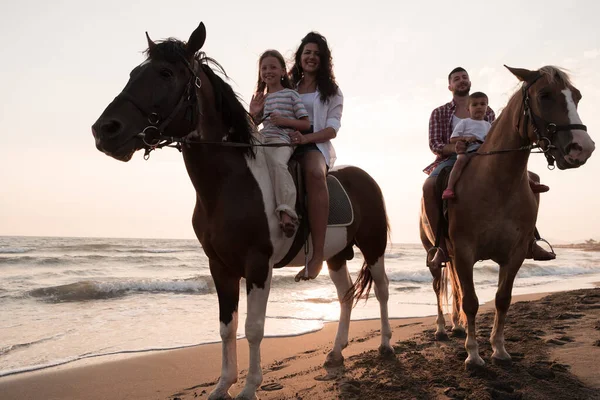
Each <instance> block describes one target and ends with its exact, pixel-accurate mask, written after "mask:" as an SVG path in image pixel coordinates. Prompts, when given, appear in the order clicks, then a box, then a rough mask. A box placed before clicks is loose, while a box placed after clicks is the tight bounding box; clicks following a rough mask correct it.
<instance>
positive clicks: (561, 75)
mask: <svg viewBox="0 0 600 400" xmlns="http://www.w3.org/2000/svg"><path fill="white" fill-rule="evenodd" d="M538 72H539V73H540V75H542V76H545V77H546V79H548V82H549V83H551V84H552V83H555V82H556V83H564V84H565V85H566V86H567V87H569V88H571V87H573V84H572V83H571V78H570V77H569V75H568V74H567V72H566V71H565V70H564V69H562V68H559V67H555V66H554V65H546V66H545V67H542V68H540V69H539V70H538Z"/></svg>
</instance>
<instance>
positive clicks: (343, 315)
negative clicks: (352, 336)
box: [324, 256, 352, 368]
mask: <svg viewBox="0 0 600 400" xmlns="http://www.w3.org/2000/svg"><path fill="white" fill-rule="evenodd" d="M327 266H328V267H329V277H330V278H331V280H332V281H333V283H334V284H335V288H336V290H337V295H338V300H339V301H340V322H339V324H338V329H337V334H336V335H335V342H334V344H333V349H332V350H331V351H330V352H329V354H327V358H326V359H325V364H324V366H325V367H326V368H330V367H340V366H342V365H343V364H344V356H343V355H342V350H344V349H345V348H346V346H348V331H349V330H350V315H351V313H352V299H349V298H346V294H347V293H348V290H350V288H351V287H352V278H351V277H350V273H349V272H348V266H347V265H346V260H345V259H344V258H343V257H337V256H334V257H332V258H331V259H329V260H327Z"/></svg>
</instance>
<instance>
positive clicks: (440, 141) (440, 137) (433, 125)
mask: <svg viewBox="0 0 600 400" xmlns="http://www.w3.org/2000/svg"><path fill="white" fill-rule="evenodd" d="M455 112H456V103H455V102H454V100H452V101H451V102H450V103H446V104H444V105H443V106H440V107H438V108H436V109H435V110H433V112H432V113H431V117H430V118H429V148H430V149H431V151H432V152H433V154H435V155H436V158H435V161H434V162H433V163H431V164H429V165H428V166H427V167H426V168H425V169H424V170H423V172H425V173H426V174H427V175H429V174H430V173H431V171H433V170H434V169H435V167H437V166H438V165H439V164H440V163H441V162H442V161H444V160H445V159H447V158H448V157H449V156H442V150H443V149H444V146H445V145H447V144H448V143H450V136H452V117H453V116H454V113H455ZM483 119H484V120H485V121H487V122H489V123H490V124H491V123H492V122H494V120H495V119H496V114H494V111H493V110H492V109H491V108H490V107H488V109H487V111H486V112H485V117H484V118H483Z"/></svg>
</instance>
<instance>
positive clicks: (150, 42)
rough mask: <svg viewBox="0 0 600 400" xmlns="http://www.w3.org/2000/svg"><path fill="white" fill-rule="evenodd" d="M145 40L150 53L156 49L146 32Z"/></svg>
mask: <svg viewBox="0 0 600 400" xmlns="http://www.w3.org/2000/svg"><path fill="white" fill-rule="evenodd" d="M146 40H147V41H148V50H149V51H150V52H152V49H153V48H155V47H156V43H154V42H153V41H152V39H150V36H148V32H146Z"/></svg>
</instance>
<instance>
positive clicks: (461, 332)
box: [451, 328, 467, 339]
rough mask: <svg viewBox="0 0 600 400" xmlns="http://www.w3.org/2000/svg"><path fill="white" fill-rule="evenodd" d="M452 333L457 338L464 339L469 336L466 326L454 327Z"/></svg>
mask: <svg viewBox="0 0 600 400" xmlns="http://www.w3.org/2000/svg"><path fill="white" fill-rule="evenodd" d="M451 335H452V337H455V338H460V339H464V338H466V337H467V332H465V329H464V328H453V329H452V334H451Z"/></svg>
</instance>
